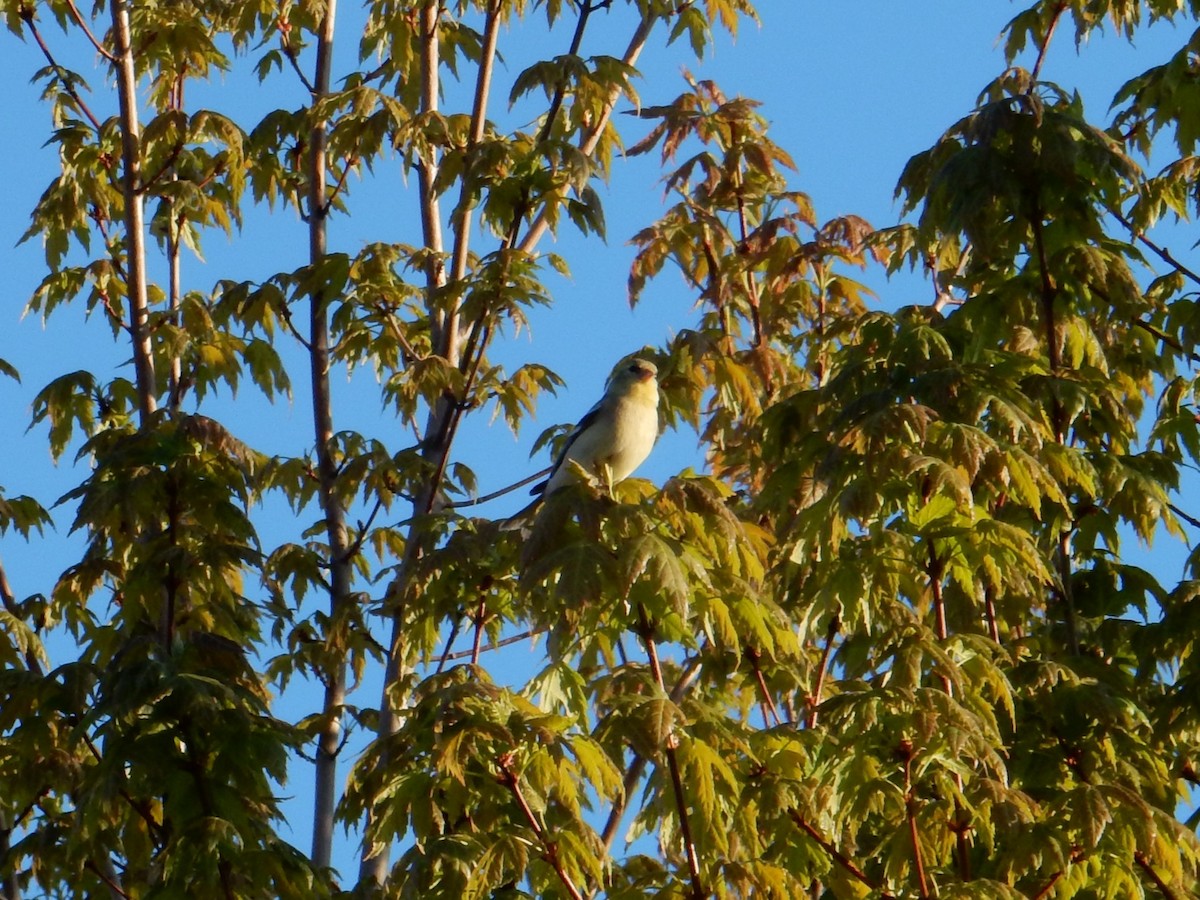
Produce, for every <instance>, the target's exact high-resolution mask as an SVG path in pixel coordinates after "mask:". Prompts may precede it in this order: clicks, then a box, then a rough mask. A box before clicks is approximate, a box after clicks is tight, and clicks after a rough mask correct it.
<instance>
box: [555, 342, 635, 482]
mask: <svg viewBox="0 0 1200 900" xmlns="http://www.w3.org/2000/svg"><path fill="white" fill-rule="evenodd" d="M656 440H658V369H657V368H656V367H655V365H654V363H652V362H647V361H646V360H644V359H631V360H629V361H628V362H625V363H622V364H621V366H620V368H618V369H617V371H616V372H614V373H613V376H612V378H610V379H609V381H608V389H607V390H605V392H604V396H603V397H601V398H600V401H599V402H598V403H597V404H596V405H595V406H593V407H592V408H591V409H590V410H588V411H587V414H586V415H584V417H583V418H582V419H580V420H579V424H578V425H576V426H575V428H574V430H573V431H572V432H571V434H570V436H569V437H568V438H567V443H566V444H565V445H564V446H563V449H562V452H561V453H559V455H558V459H556V460H555V461H554V467H553V468H552V469H551V470H550V478H549V479H548V480H547V481H546V483H545V485H543V486H540V487H541V488H542V491H543V493H544V495H545V496H547V497H548V496H550V494H552V493H553V492H554V491H556V490H558V489H559V488H560V487H562V486H563V485H565V484H567V483H569V482H570V481H572V480H574V478H575V477H576V473H575V470H574V469H573V468H572V467H571V466H569V465H567V461H568V460H570V461H572V462H575V463H578V464H579V465H580V466H581V467H582V468H583V470H584V471H585V472H588V473H589V474H591V475H593V476H595V478H596V479H597V480H599V481H600V482H602V483H603V484H606V485H608V486H609V487H611V486H612V485H614V484H616V483H617V482H619V481H623V480H624V479H626V478H628V477H629V476H630V475H631V474H633V470H634V469H636V468H637V467H638V466H640V465H641V464H642V463H643V462H645V460H646V457H647V456H649V455H650V451H651V450H652V449H653V448H654V442H655V441H656ZM537 490H538V488H534V491H537Z"/></svg>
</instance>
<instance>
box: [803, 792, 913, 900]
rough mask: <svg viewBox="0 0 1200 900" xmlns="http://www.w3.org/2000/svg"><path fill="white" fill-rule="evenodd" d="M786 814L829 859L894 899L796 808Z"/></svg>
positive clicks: (873, 888)
mask: <svg viewBox="0 0 1200 900" xmlns="http://www.w3.org/2000/svg"><path fill="white" fill-rule="evenodd" d="M788 816H789V817H790V818H791V820H792V821H793V822H795V823H796V825H797V826H798V827H799V828H800V830H801V831H803V832H804V833H805V834H807V835H808V836H809V837H810V838H812V839H813V840H814V841H816V842H817V846H819V847H820V848H821V849H822V850H824V851H825V852H826V853H827V854H829V857H830V859H832V860H833V861H834V862H836V863H837V864H838V865H839V866H841V867H842V868H843V869H845V870H846V871H847V872H849V873H850V874H851V875H852V876H853V877H854V878H855V879H856V880H857V881H858V882H860V883H861V884H864V885H866V886H867V887H869V888H870V889H871V890H873V891H879V896H880V897H881V898H883V900H895V895H894V894H892V893H890V892H889V891H887V890H885V889H884V888H883V886H882V885H881V884H879V882H877V881H876V880H875V879H874V878H871V877H870V876H869V875H867V873H866V872H864V871H863V870H862V869H861V868H860V867H859V866H858V865H857V864H856V863H855V862H854V861H853V860H852V859H850V858H849V857H848V856H846V854H844V853H842V852H841V851H840V850H838V848H837V847H835V846H833V844H831V843H830V842H829V841H828V840H826V839H825V838H824V837H823V836H822V835H821V833H820V832H819V831H817V829H816V828H814V827H813V826H812V825H811V824H809V822H808V820H807V819H805V818H804V816H802V815H800V813H799V811H798V810H796V809H789V810H788Z"/></svg>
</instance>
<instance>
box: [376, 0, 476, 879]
mask: <svg viewBox="0 0 1200 900" xmlns="http://www.w3.org/2000/svg"><path fill="white" fill-rule="evenodd" d="M440 16H441V9H440V7H439V5H438V4H437V3H434V2H429V3H426V4H425V5H424V6H423V7H422V8H421V112H422V114H425V113H431V112H435V111H436V110H437V108H438V92H439V83H438V79H439V71H438V69H439V66H440V65H441V56H440V47H439V44H438V30H439V17H440ZM437 171H438V160H437V158H436V157H434V156H432V155H431V156H430V157H428V158H423V159H421V160H420V163H419V168H418V170H417V179H418V180H417V184H418V187H419V190H420V203H421V232H422V238H423V241H424V245H425V248H426V249H427V250H429V251H431V253H430V256H431V260H432V261H431V262H430V263H429V266H428V268H427V269H426V273H425V278H426V291H427V301H426V302H427V303H428V305H429V306H428V308H429V312H430V320H431V332H432V333H431V337H432V341H433V346H434V347H435V348H436V349H437V351H438V352H439V353H441V354H442V356H443V357H445V359H446V360H447V361H448V362H449V363H450V364H451V365H458V362H459V360H458V358H457V357H458V355H459V352H460V351H459V349H458V347H459V343H458V340H457V330H458V326H457V321H458V319H457V315H455V314H453V313H438V312H437V311H436V310H435V309H434V301H435V297H436V295H437V292H438V290H439V289H440V288H441V287H443V286H444V285H445V284H446V268H445V264H444V263H443V261H442V254H443V250H444V241H443V237H442V214H441V206H440V204H439V203H438V198H437V194H436V192H435V191H434V182H435V180H436V178H437ZM464 218H467V217H464ZM464 252H465V249H464ZM452 413H453V405H452V404H451V403H450V402H449V400H447V399H443V400H441V401H439V402H438V403H437V404H435V406H434V408H433V409H432V410H430V413H429V417H428V419H427V420H426V423H425V435H424V436H425V441H424V447H423V450H422V455H423V456H424V457H425V458H426V459H430V460H433V461H435V466H436V460H438V459H440V458H442V457H444V455H445V454H446V452H447V446H446V444H447V442H448V441H450V440H451V434H450V427H449V426H450V422H451V416H452ZM438 471H439V472H440V471H441V470H440V467H439V468H438ZM440 481H441V478H440V475H439V476H435V477H434V478H432V479H431V480H430V482H429V484H428V485H426V487H425V490H423V491H422V492H421V493H420V494H419V495H418V496H417V497H415V498H414V500H413V525H412V527H411V528H410V529H409V539H408V541H407V543H406V545H405V551H404V558H403V559H402V560H401V561H400V569H399V574H398V576H397V578H396V582H395V583H396V585H397V586H398V587H399V591H400V592H403V585H404V583H405V581H406V579H407V573H408V572H409V571H411V569H412V566H413V564H414V563H415V562H416V561H417V559H418V558H419V557H420V555H421V553H422V550H423V547H422V544H423V537H424V535H423V526H422V523H421V519H422V517H424V516H425V515H427V514H428V513H429V512H430V511H431V510H432V508H433V505H434V501H435V498H436V495H437V491H438V485H439V483H440ZM389 599H395V597H394V595H393V596H392V597H390V598H389ZM391 617H392V633H391V637H390V639H389V641H388V655H387V664H386V666H385V667H384V673H383V690H382V693H381V695H380V698H379V728H378V732H377V734H378V736H379V737H380V738H387V737H388V736H390V735H392V734H395V732H396V729H397V728H398V727H399V724H398V721H397V718H396V710H395V702H394V698H393V697H392V691H391V688H392V686H393V685H394V684H396V683H397V681H398V680H399V678H400V674H401V669H402V667H403V665H404V656H405V653H404V614H403V611H402V610H393V611H392V613H391ZM387 763H388V753H387V748H386V747H382V748H381V749H380V757H379V763H378V765H379V766H380V767H384V768H386V766H387ZM374 818H375V816H374V812H373V811H372V810H368V811H367V823H366V826H367V831H368V833H369V832H370V830H371V828H372V824H373V821H374ZM371 844H372V842H371V841H370V840H369V839H368V840H367V841H365V842H364V844H363V856H362V860H361V862H360V864H359V870H358V877H359V881H360V883H363V884H383V883H384V881H385V880H386V879H387V873H388V864H389V861H390V859H391V853H390V848H389V847H388V846H387V845H386V844H385V845H384V846H383V847H381V848H379V849H378V852H375V853H372V846H371Z"/></svg>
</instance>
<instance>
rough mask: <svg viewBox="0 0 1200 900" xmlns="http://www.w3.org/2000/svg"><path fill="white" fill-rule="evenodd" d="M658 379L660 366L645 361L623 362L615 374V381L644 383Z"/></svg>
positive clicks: (632, 360) (631, 360)
mask: <svg viewBox="0 0 1200 900" xmlns="http://www.w3.org/2000/svg"><path fill="white" fill-rule="evenodd" d="M656 378H658V366H656V365H654V363H652V362H649V361H648V360H644V359H629V360H625V361H624V362H622V363H621V364H620V365H619V366H618V367H617V370H616V372H614V373H613V379H612V380H613V381H625V382H633V383H635V384H636V383H644V382H647V381H652V380H654V379H656Z"/></svg>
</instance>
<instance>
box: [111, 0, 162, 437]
mask: <svg viewBox="0 0 1200 900" xmlns="http://www.w3.org/2000/svg"><path fill="white" fill-rule="evenodd" d="M112 22H113V35H114V37H115V38H116V41H117V50H116V69H117V98H118V100H119V103H120V110H121V157H122V159H121V165H122V173H121V191H122V193H123V195H124V200H125V252H126V256H127V259H126V264H125V277H126V280H127V284H126V290H127V291H128V295H129V333H130V337H131V340H132V343H133V370H134V373H135V378H136V381H137V394H138V412H139V415H140V421H141V424H142V427H145V426H146V425H147V424H148V422H149V420H150V416H151V415H153V413H154V411H155V410H156V409H157V405H158V404H157V400H156V396H157V393H158V390H157V387H156V384H155V378H154V356H153V353H152V351H151V347H150V329H149V325H148V322H147V320H148V317H149V302H148V300H147V293H146V229H145V203H144V200H143V197H142V193H141V178H142V174H141V161H140V152H141V151H140V143H141V137H140V136H141V130H140V126H139V124H138V101H137V73H136V71H135V69H134V65H133V42H132V40H131V38H130V33H129V6H128V4H127V2H126V0H113V4H112Z"/></svg>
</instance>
